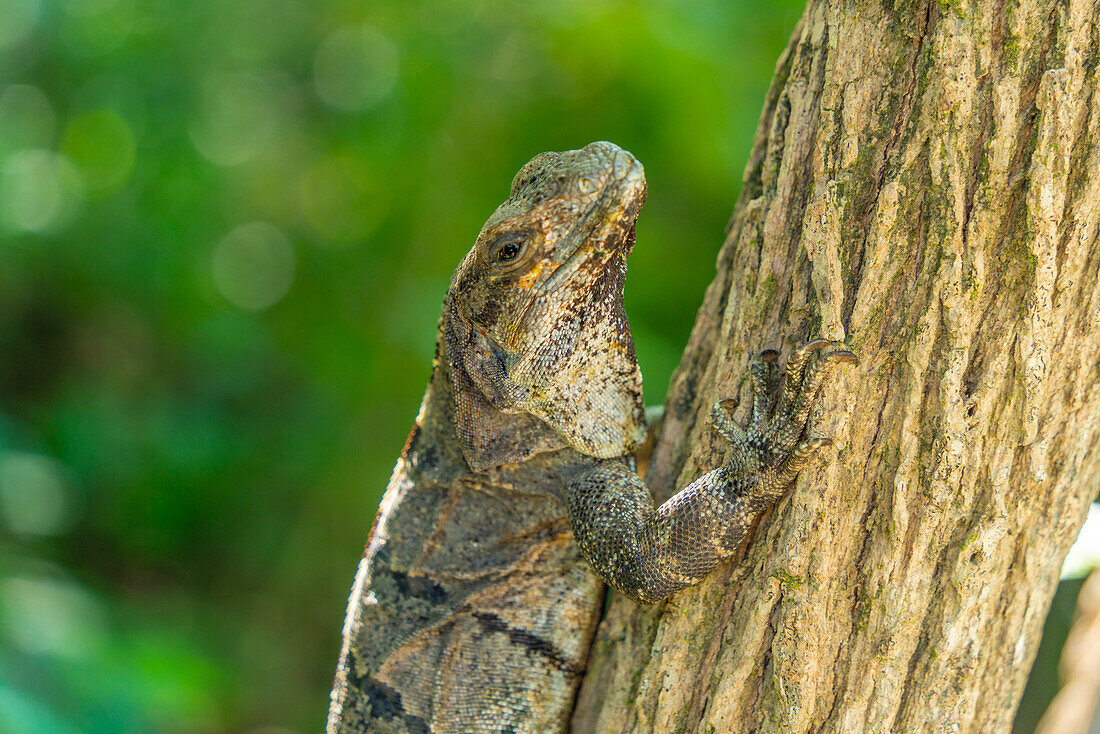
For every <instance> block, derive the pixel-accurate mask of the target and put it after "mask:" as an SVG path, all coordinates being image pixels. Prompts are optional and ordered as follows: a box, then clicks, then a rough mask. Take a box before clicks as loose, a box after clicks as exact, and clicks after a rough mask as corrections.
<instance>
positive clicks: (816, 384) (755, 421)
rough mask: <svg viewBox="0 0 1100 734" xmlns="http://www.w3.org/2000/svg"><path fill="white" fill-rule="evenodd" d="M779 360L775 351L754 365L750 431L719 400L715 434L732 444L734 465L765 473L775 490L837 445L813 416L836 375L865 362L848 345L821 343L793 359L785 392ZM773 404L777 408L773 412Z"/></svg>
mask: <svg viewBox="0 0 1100 734" xmlns="http://www.w3.org/2000/svg"><path fill="white" fill-rule="evenodd" d="M778 356H779V355H778V353H777V352H775V351H774V350H771V349H769V350H766V351H764V352H761V353H760V354H759V355H757V357H756V358H755V359H754V360H753V363H752V367H751V370H752V387H753V405H752V419H751V421H750V423H749V427H748V429H747V430H745V429H742V428H740V427H739V426H737V425H736V424H735V423H734V422H733V420H732V418H731V417H730V414H729V407H730V404H731V402H732V401H730V400H722V401H719V402H718V403H716V404H715V405H714V408H713V409H712V411H711V421H712V423H713V425H714V427H715V429H716V430H717V431H718V432H719V433H720V434H721V435H722V436H723V437H725V438H726V440H728V441H729V442H730V443H731V444H732V448H733V455H732V456H731V457H730V461H729V463H730V464H731V465H733V466H736V467H739V468H741V469H743V470H748V471H750V472H757V473H759V474H760V475H761V479H762V480H763V481H764V484H765V485H769V486H785V485H786V484H789V483H790V482H791V481H792V480H793V479H794V477H795V476H796V475H797V474H798V472H799V470H800V469H802V467H803V466H805V465H806V462H807V461H809V459H810V458H811V457H812V456H813V455H814V454H815V453H816V452H817V451H818V450H819V449H821V448H823V447H825V446H829V445H831V444H832V440H831V439H829V438H827V437H824V436H820V435H817V434H816V432H815V431H814V425H813V423H814V421H812V420H810V418H811V412H812V409H813V407H814V405H815V402H816V400H817V398H818V397H819V396H820V394H821V392H822V390H823V388H824V385H825V383H826V382H827V380H828V379H829V376H830V375H831V374H832V372H833V370H834V369H835V368H836V367H837V366H838V365H841V364H858V363H859V359H858V358H857V357H856V355H855V353H854V352H852V350H851V349H850V348H849V347H848V345H847V344H845V343H844V342H833V341H827V340H825V339H815V340H813V341H811V342H808V343H806V344H804V345H802V346H801V347H799V348H797V349H795V350H794V352H793V353H792V354H791V356H790V357H789V358H788V359H787V368H786V372H785V375H784V378H783V384H782V387H781V388H780V386H779V385H778V382H779V380H778V379H777V375H776V372H777V369H776V360H777V359H778ZM777 393H778V395H777ZM773 402H774V403H776V405H775V409H774V411H770V410H769V408H770V406H771V405H772V403H773Z"/></svg>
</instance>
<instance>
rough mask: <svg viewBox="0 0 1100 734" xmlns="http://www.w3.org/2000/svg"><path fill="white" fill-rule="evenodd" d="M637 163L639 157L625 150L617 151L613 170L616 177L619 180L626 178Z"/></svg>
mask: <svg viewBox="0 0 1100 734" xmlns="http://www.w3.org/2000/svg"><path fill="white" fill-rule="evenodd" d="M637 163H638V161H637V159H636V158H635V157H634V156H632V155H630V153H627V152H626V151H625V150H620V151H619V152H617V153H616V154H615V161H614V164H613V166H612V172H613V173H614V176H615V178H616V179H618V180H622V179H624V178H626V177H627V176H628V175H629V174H630V172H631V171H633V170H634V166H635V165H637Z"/></svg>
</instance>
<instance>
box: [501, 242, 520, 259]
mask: <svg viewBox="0 0 1100 734" xmlns="http://www.w3.org/2000/svg"><path fill="white" fill-rule="evenodd" d="M522 249H523V245H522V244H520V243H519V242H505V243H504V244H503V245H501V246H500V247H499V248H498V249H497V260H498V261H500V262H508V261H509V260H515V259H516V255H518V254H519V253H520V250H522Z"/></svg>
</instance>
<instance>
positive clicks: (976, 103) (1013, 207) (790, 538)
mask: <svg viewBox="0 0 1100 734" xmlns="http://www.w3.org/2000/svg"><path fill="white" fill-rule="evenodd" d="M1098 23H1100V3H1096V2H1086V1H1084V0H1068V1H1067V2H1058V3H1055V4H1051V3H1050V2H1039V1H1038V0H1019V1H1018V2H999V1H996V0H938V2H919V1H915V2H901V0H898V2H897V3H896V5H895V6H894V7H889V3H882V2H878V3H853V2H848V3H839V2H826V1H824V0H822V1H818V0H811V2H810V4H809V7H808V8H807V9H806V11H805V14H804V15H803V17H802V19H801V21H800V22H799V24H798V27H797V28H796V29H795V31H794V34H793V36H792V38H791V41H790V44H789V45H788V47H787V49H786V51H785V52H784V54H783V56H782V58H781V59H780V60H779V63H778V65H777V67H776V77H775V80H774V83H773V85H772V88H771V91H770V92H769V94H768V98H767V100H766V102H765V106H764V112H763V115H762V117H761V121H760V126H759V129H758V131H757V135H756V140H755V147H754V150H753V152H752V155H751V157H750V160H749V164H748V167H747V169H746V173H745V185H744V190H743V191H742V194H741V198H740V200H739V201H738V203H737V206H736V209H735V211H734V214H733V218H732V220H731V224H730V228H729V233H728V236H727V238H726V242H725V245H724V247H723V248H722V251H721V254H720V255H719V257H718V273H717V277H716V278H715V280H714V283H713V284H712V285H711V286H710V288H709V290H708V291H707V295H706V299H705V302H704V304H703V306H702V308H701V310H700V313H699V318H698V321H697V323H696V325H695V329H694V332H693V335H692V338H691V341H690V344H689V346H688V348H687V351H686V353H685V356H684V360H683V363H682V364H681V366H680V368H679V371H678V372H677V373H676V375H675V377H674V378H673V381H672V386H671V389H670V392H669V397H668V402H667V405H666V417H665V422H664V425H663V430H662V435H661V436H660V437H659V440H658V442H657V445H656V447H655V449H654V453H653V458H652V463H651V467H650V470H649V482H650V485H651V486H653V487H656V488H657V490H658V491H659V492H664V493H665V494H666V496H667V494H671V492H672V491H673V489H674V488H675V487H678V486H683V485H684V484H685V483H687V481H689V480H690V479H691V478H693V477H695V476H696V475H698V474H699V473H701V472H702V471H703V469H704V468H706V467H710V466H713V465H714V464H715V462H716V461H718V460H720V459H721V458H722V451H723V449H722V447H721V444H720V443H719V441H718V440H716V438H715V437H714V436H712V434H711V432H710V431H709V429H708V428H707V425H706V415H707V411H708V409H709V407H710V405H711V404H712V403H713V402H714V401H715V400H716V399H718V398H722V397H726V396H739V397H740V401H741V404H740V407H739V408H738V415H739V416H740V417H741V418H742V419H744V418H745V417H747V415H748V408H749V401H748V392H749V385H748V382H747V381H746V375H747V374H748V364H749V358H750V355H751V354H752V353H754V352H758V351H760V350H762V349H765V348H778V347H782V348H783V351H784V355H785V354H786V353H788V352H789V351H790V349H791V347H792V345H794V344H795V343H797V342H800V341H803V340H805V339H806V338H808V337H811V336H818V335H821V336H824V337H826V338H830V339H842V338H843V339H847V341H848V343H849V344H851V345H852V346H853V347H854V349H855V350H856V352H857V353H858V354H859V355H860V358H861V361H862V364H861V365H860V367H859V368H857V369H850V370H847V371H841V372H845V374H843V375H840V376H839V377H838V378H836V381H835V382H834V384H833V388H832V389H831V391H830V392H829V396H828V399H827V401H826V404H825V408H826V412H825V416H826V424H827V425H831V429H832V435H833V438H834V440H835V442H836V445H835V448H834V449H832V450H829V451H826V452H825V455H824V456H823V457H822V459H821V460H820V461H819V462H818V463H817V464H815V465H813V466H812V467H811V468H809V469H807V470H806V471H804V472H803V476H801V477H800V479H799V480H798V482H797V484H796V485H795V487H794V488H793V489H792V492H791V494H790V495H789V496H788V497H787V498H786V499H785V500H783V501H782V502H781V503H780V504H779V505H778V507H777V508H776V509H775V511H774V512H772V513H771V514H770V515H769V516H768V517H765V518H764V519H763V521H762V522H761V523H760V525H759V526H758V528H757V531H756V533H755V537H753V538H751V539H750V541H749V543H748V544H747V547H746V552H745V555H744V557H743V558H742V559H741V560H740V562H736V563H731V564H729V565H728V566H727V567H725V568H723V569H721V570H719V571H718V572H716V573H715V574H714V575H713V576H712V577H711V578H709V579H708V580H707V581H705V582H704V583H703V584H701V585H700V586H698V587H696V588H693V589H689V590H687V591H685V592H682V593H680V594H678V595H677V596H676V597H674V598H673V599H672V600H671V601H669V602H667V603H665V604H662V605H658V606H657V607H641V606H638V605H637V604H635V603H633V602H631V601H629V600H627V599H625V598H624V597H622V596H620V595H617V594H616V595H613V598H612V600H611V603H610V606H609V609H608V613H607V615H606V618H605V619H604V621H603V622H602V624H601V626H600V629H599V633H598V638H597V641H596V646H595V648H594V650H593V653H592V657H591V659H590V662H589V669H588V672H587V674H586V677H585V681H584V684H583V687H582V690H581V692H580V695H579V698H578V701H577V708H576V712H575V717H574V725H575V730H576V731H578V732H593V731H594V732H643V731H654V730H655V731H660V732H700V733H705V732H729V731H732V732H739V731H761V732H763V731H769V732H770V731H776V732H779V731H782V732H807V731H815V732H816V731H837V732H864V731H868V732H869V731H882V732H887V731H905V732H911V731H927V732H943V731H973V732H993V731H1007V730H1008V729H1009V728H1010V726H1011V722H1012V718H1013V714H1014V712H1015V709H1016V705H1017V702H1018V699H1019V697H1020V694H1021V692H1022V690H1023V687H1024V682H1025V679H1026V678H1027V674H1028V669H1029V668H1030V665H1031V661H1032V658H1033V656H1034V653H1035V649H1036V646H1037V644H1038V641H1039V635H1040V632H1041V629H1042V623H1043V618H1044V616H1045V614H1046V611H1047V607H1048V605H1049V602H1050V599H1051V596H1052V595H1053V593H1054V588H1055V585H1056V583H1057V581H1058V573H1059V568H1060V565H1061V562H1062V558H1063V557H1064V556H1065V553H1066V551H1067V549H1068V548H1069V546H1070V543H1071V542H1072V540H1073V538H1074V537H1075V535H1076V533H1077V530H1078V528H1079V527H1080V525H1081V523H1082V521H1083V519H1084V516H1085V511H1086V507H1087V505H1088V503H1089V501H1090V499H1091V498H1092V497H1093V496H1095V494H1096V491H1097V487H1098V485H1100V450H1098V449H1100V446H1098V444H1100V282H1098V278H1100V252H1098V249H1097V244H1098V243H1097V231H1098V221H1100V130H1098V127H1100V99H1097V98H1096V92H1097V77H1098V71H1100V70H1098V68H1097V66H1098V64H1100V30H1098ZM685 134H690V131H685Z"/></svg>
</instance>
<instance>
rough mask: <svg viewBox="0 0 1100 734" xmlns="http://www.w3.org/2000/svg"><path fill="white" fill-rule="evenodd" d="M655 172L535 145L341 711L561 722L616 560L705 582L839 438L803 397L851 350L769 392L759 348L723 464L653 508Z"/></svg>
mask: <svg viewBox="0 0 1100 734" xmlns="http://www.w3.org/2000/svg"><path fill="white" fill-rule="evenodd" d="M645 193H646V183H645V175H644V173H643V171H642V166H641V164H640V163H638V162H637V161H636V160H635V159H634V157H633V156H631V155H630V154H629V153H627V152H626V151H623V150H621V149H619V148H618V147H616V146H614V145H612V144H611V143H592V144H591V145H589V146H587V147H585V148H584V149H582V150H575V151H568V152H565V153H543V154H541V155H539V156H536V157H535V158H534V159H532V160H531V162H529V163H528V164H527V165H525V166H524V167H523V169H522V170H521V171H520V172H519V173H518V174H517V175H516V178H515V180H514V181H513V182H512V188H511V193H510V196H509V198H508V200H507V201H506V202H505V203H504V204H502V205H501V206H500V208H499V209H497V211H496V212H495V213H494V214H493V215H492V216H491V217H490V218H489V221H488V222H486V224H485V226H484V227H483V228H482V230H481V233H480V234H479V235H478V238H477V241H476V243H475V245H474V247H473V249H472V250H471V251H470V252H469V254H468V255H467V256H466V257H465V258H464V259H463V261H462V263H461V264H460V265H459V267H458V269H457V270H456V271H455V275H454V278H453V280H452V282H451V288H450V290H449V291H448V292H447V296H446V299H445V300H444V304H443V315H442V318H441V319H440V328H439V341H438V344H437V353H436V360H435V366H434V370H433V373H432V379H431V382H430V384H429V386H428V390H427V392H426V394H425V396H424V401H423V403H422V405H421V408H420V414H419V415H418V416H417V420H416V428H414V430H413V432H412V434H411V435H410V437H409V442H408V444H407V445H406V448H405V450H404V451H403V452H402V454H401V458H400V459H399V460H398V462H397V466H396V467H395V468H394V473H393V477H392V478H391V479H390V483H389V486H388V487H387V489H386V493H385V496H384V497H383V500H382V505H381V508H380V510H379V515H378V519H377V521H376V524H375V527H374V530H373V531H372V533H371V537H370V541H369V543H368V546H367V550H366V553H365V554H364V557H363V560H362V562H361V563H360V566H359V573H358V575H357V577H356V581H355V585H354V587H353V589H352V595H351V600H350V602H349V607H348V616H347V619H346V621H345V625H344V645H343V650H342V651H341V655H340V662H339V665H338V667H337V672H336V683H335V686H334V689H333V693H332V706H331V709H330V712H329V720H328V731H329V732H332V733H335V732H415V733H421V732H423V733H425V734H426V733H427V732H433V733H436V734H447V733H450V732H454V733H455V734H458V733H460V732H461V733H463V734H479V733H482V732H485V733H488V732H494V733H499V734H504V733H506V732H511V733H513V734H519V733H521V732H538V733H539V734H543V733H546V732H560V731H564V730H565V729H566V727H567V723H568V719H569V715H570V709H571V707H572V703H573V699H574V696H575V692H576V687H577V684H578V683H579V680H580V676H581V673H582V672H583V670H584V666H585V661H586V660H587V655H588V647H589V644H590V642H591V639H592V634H593V632H594V630H595V627H596V623H597V621H598V617H599V612H600V609H601V608H602V599H603V589H604V587H603V581H607V582H608V583H610V584H611V585H612V586H614V587H615V588H617V589H619V590H621V591H623V592H624V593H626V594H629V595H630V596H632V597H633V598H635V599H638V600H641V601H656V600H658V599H662V598H665V597H667V596H669V595H670V594H673V593H675V592H676V591H677V590H679V589H682V588H684V587H685V586H688V585H691V584H694V583H696V582H698V581H699V580H701V579H702V578H703V577H704V576H706V574H707V573H709V572H710V571H711V570H712V569H713V568H714V567H715V566H716V565H718V563H720V562H721V560H722V559H723V558H726V557H728V556H729V555H730V554H731V553H733V552H734V551H735V550H736V549H737V547H738V545H739V544H740V543H741V541H742V539H743V538H744V536H745V533H746V531H747V530H748V528H749V527H751V525H752V523H753V522H754V521H755V519H756V518H757V517H758V516H759V514H760V513H761V512H762V511H763V510H765V509H766V508H767V507H769V506H770V505H771V504H772V503H774V502H775V500H776V499H777V498H778V497H780V496H781V494H782V493H783V491H784V490H785V488H786V487H787V486H788V485H789V484H790V482H791V481H792V480H793V478H794V477H795V475H796V474H797V472H798V470H799V469H800V468H801V467H802V465H803V464H805V462H806V461H807V460H808V458H809V457H810V456H811V455H812V454H813V452H814V451H815V450H816V449H817V448H819V447H820V446H822V445H825V444H826V443H827V440H826V439H824V438H821V437H818V436H815V435H814V434H813V432H812V430H810V429H809V428H807V424H808V423H812V421H810V420H809V419H810V411H811V408H812V406H813V404H814V398H815V397H816V396H817V394H818V393H819V391H820V390H821V388H822V386H823V384H824V382H825V381H826V379H827V377H828V374H829V372H830V370H831V369H832V367H833V366H835V365H836V364H838V363H840V362H843V361H850V360H852V359H854V357H853V356H852V354H851V353H850V352H849V351H847V350H846V349H845V348H844V347H843V345H839V344H838V345H832V344H829V343H826V342H822V341H817V342H812V343H810V344H808V345H806V346H805V347H803V348H801V349H799V350H796V351H795V352H794V353H793V354H792V356H791V358H790V359H789V360H788V369H787V375H786V380H785V384H784V387H783V389H782V390H781V391H779V394H778V395H777V396H776V398H775V400H774V402H776V403H777V404H776V405H775V407H774V410H771V409H770V408H771V406H770V403H771V402H773V398H772V393H773V392H774V391H771V390H769V385H771V384H773V383H775V382H777V380H776V376H775V375H774V374H773V372H774V365H773V364H772V362H774V353H765V354H764V355H762V358H761V359H760V360H758V361H757V363H756V364H755V365H754V367H753V375H754V391H755V396H756V401H755V404H754V411H753V418H752V422H751V424H750V426H749V428H748V429H745V430H742V429H741V428H740V427H738V426H736V425H735V424H734V423H733V421H732V420H731V419H730V417H729V414H728V413H727V412H726V410H725V407H724V405H723V404H721V403H720V404H718V405H716V406H715V409H714V412H713V416H712V418H713V421H714V425H715V428H716V429H717V430H718V431H719V432H720V433H721V434H722V435H723V436H724V437H725V438H726V439H727V440H728V441H729V442H730V444H731V448H732V451H731V452H730V458H729V460H728V461H727V463H726V465H724V466H722V467H719V468H717V469H715V470H714V471H712V472H709V473H707V474H705V475H703V476H702V477H700V478H699V479H697V480H696V481H695V482H693V483H691V484H690V485H688V486H687V487H685V488H684V489H683V490H681V491H680V492H679V493H678V494H676V495H675V496H673V497H672V498H671V499H669V500H668V501H667V502H665V503H664V504H663V505H661V506H660V507H659V508H654V506H653V500H652V497H651V495H650V492H649V490H648V489H647V488H646V486H645V485H644V484H643V483H642V481H641V480H640V479H639V478H638V476H637V475H636V474H635V473H634V471H633V469H632V466H633V452H634V450H635V449H636V448H637V447H638V446H639V445H641V444H642V443H643V442H644V440H645V437H646V424H645V416H644V409H643V402H642V389H641V386H642V381H641V373H640V371H639V369H638V365H637V362H636V360H635V355H634V342H633V338H632V337H631V333H630V327H629V324H628V322H627V318H626V314H625V312H624V311H623V303H622V295H623V281H624V279H625V277H626V257H627V255H629V254H630V250H631V248H632V247H633V246H634V223H635V220H636V219H637V216H638V211H639V209H640V208H641V206H642V202H643V201H644V199H645ZM826 348H828V349H826ZM823 350H824V351H823ZM815 352H817V353H819V354H821V355H823V356H821V357H819V358H817V359H814V360H812V361H810V362H809V365H810V366H808V367H807V361H808V360H807V357H809V356H810V355H812V354H813V353H815ZM582 556H583V558H584V560H587V563H585V562H584V561H583V560H582ZM601 579H602V580H601Z"/></svg>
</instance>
